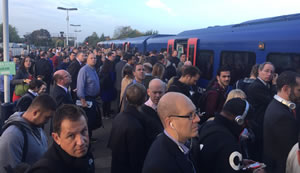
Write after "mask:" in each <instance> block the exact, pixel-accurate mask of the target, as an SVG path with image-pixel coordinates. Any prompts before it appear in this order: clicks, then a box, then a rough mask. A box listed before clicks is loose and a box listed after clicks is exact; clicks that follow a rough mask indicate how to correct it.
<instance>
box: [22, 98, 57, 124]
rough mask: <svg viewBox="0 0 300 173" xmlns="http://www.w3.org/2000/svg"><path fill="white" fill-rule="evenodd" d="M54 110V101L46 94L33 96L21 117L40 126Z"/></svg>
mask: <svg viewBox="0 0 300 173" xmlns="http://www.w3.org/2000/svg"><path fill="white" fill-rule="evenodd" d="M55 110H56V102H55V101H54V100H53V98H52V97H51V96H49V95H48V94H42V95H39V96H37V97H35V98H34V99H33V101H32V103H31V105H30V106H29V108H28V109H27V111H26V112H25V113H24V114H23V118H24V119H26V120H27V121H28V122H30V123H31V124H32V125H35V126H38V127H41V126H43V125H44V124H46V123H47V121H48V120H49V119H50V118H51V117H52V116H53V114H54V112H55Z"/></svg>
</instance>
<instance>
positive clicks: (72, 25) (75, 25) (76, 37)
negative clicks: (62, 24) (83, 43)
mask: <svg viewBox="0 0 300 173" xmlns="http://www.w3.org/2000/svg"><path fill="white" fill-rule="evenodd" d="M70 26H73V27H80V26H81V25H75V24H70ZM74 32H75V37H76V38H75V41H74V46H75V47H76V46H77V45H76V41H77V32H81V30H79V31H78V30H76V29H75V31H74Z"/></svg>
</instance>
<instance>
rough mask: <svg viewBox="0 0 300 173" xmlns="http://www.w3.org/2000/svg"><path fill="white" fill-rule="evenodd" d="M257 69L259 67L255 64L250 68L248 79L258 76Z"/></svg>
mask: <svg viewBox="0 0 300 173" xmlns="http://www.w3.org/2000/svg"><path fill="white" fill-rule="evenodd" d="M258 67H259V65H258V64H255V65H253V66H252V68H251V72H250V78H255V79H256V78H257V76H258Z"/></svg>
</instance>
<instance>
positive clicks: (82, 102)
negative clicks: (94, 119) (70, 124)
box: [80, 99, 88, 108]
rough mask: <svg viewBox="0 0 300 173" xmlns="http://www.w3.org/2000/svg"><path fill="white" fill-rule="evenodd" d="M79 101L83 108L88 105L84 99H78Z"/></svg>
mask: <svg viewBox="0 0 300 173" xmlns="http://www.w3.org/2000/svg"><path fill="white" fill-rule="evenodd" d="M80 101H81V106H82V107H84V108H86V107H88V105H87V103H86V101H85V99H80Z"/></svg>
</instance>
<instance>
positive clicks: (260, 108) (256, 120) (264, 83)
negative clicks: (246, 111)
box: [247, 62, 277, 161]
mask: <svg viewBox="0 0 300 173" xmlns="http://www.w3.org/2000/svg"><path fill="white" fill-rule="evenodd" d="M276 79H277V77H276V76H275V67H274V66H273V64H272V63H270V62H265V63H263V64H260V65H259V67H258V77H257V79H255V81H254V82H253V83H252V84H250V86H249V87H248V93H247V96H248V100H249V103H250V104H251V105H252V106H253V108H254V113H253V115H255V116H254V117H253V120H251V122H250V126H251V128H252V130H253V132H254V133H255V137H256V142H255V146H253V147H250V151H251V152H250V154H251V153H252V154H254V155H252V156H251V158H253V159H255V160H258V161H262V153H263V151H262V149H263V144H262V141H263V121H264V115H265V111H266V109H267V106H268V105H269V103H270V102H271V100H272V98H273V96H274V94H275V93H276V86H275V84H276Z"/></svg>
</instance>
